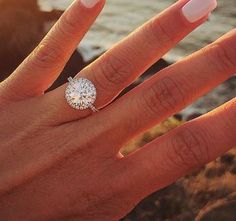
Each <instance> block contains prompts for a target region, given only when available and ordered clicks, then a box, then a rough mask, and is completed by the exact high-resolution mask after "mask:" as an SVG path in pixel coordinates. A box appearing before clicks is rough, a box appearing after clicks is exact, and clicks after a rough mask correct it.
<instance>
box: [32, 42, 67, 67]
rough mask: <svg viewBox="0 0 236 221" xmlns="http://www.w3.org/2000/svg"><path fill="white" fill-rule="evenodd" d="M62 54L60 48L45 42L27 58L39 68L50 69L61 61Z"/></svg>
mask: <svg viewBox="0 0 236 221" xmlns="http://www.w3.org/2000/svg"><path fill="white" fill-rule="evenodd" d="M63 55H64V52H63V51H62V49H61V47H60V46H58V47H57V46H56V44H51V43H47V42H43V43H41V44H40V45H39V46H38V47H37V48H36V49H35V50H34V51H33V53H32V55H31V56H30V57H29V59H30V60H31V62H33V65H34V66H36V67H39V68H48V67H52V66H53V65H52V64H55V63H58V61H61V60H63V59H64V58H63Z"/></svg>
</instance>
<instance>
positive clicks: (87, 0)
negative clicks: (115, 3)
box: [80, 0, 100, 8]
mask: <svg viewBox="0 0 236 221" xmlns="http://www.w3.org/2000/svg"><path fill="white" fill-rule="evenodd" d="M99 1H100V0H80V2H81V4H82V5H84V6H85V7H86V8H92V7H94V6H95V5H96V4H97V3H98V2H99Z"/></svg>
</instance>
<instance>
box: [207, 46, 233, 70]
mask: <svg viewBox="0 0 236 221" xmlns="http://www.w3.org/2000/svg"><path fill="white" fill-rule="evenodd" d="M205 56H206V58H207V60H208V61H209V62H210V64H212V65H213V67H215V68H216V69H217V70H218V71H220V72H222V73H225V72H226V73H227V72H229V71H230V70H231V69H232V68H235V67H236V60H235V59H234V57H233V56H231V55H230V52H229V50H228V49H227V48H226V47H225V46H224V45H223V44H222V43H214V44H212V45H210V46H208V47H207V48H206V49H205Z"/></svg>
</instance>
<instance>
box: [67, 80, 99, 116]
mask: <svg viewBox="0 0 236 221" xmlns="http://www.w3.org/2000/svg"><path fill="white" fill-rule="evenodd" d="M68 81H69V84H68V86H67V88H66V92H65V98H66V100H67V103H68V104H69V105H70V106H71V107H72V108H74V109H77V110H86V109H88V108H90V109H91V110H92V111H93V112H98V110H97V109H96V107H94V106H93V104H94V102H95V101H96V98H97V91H96V87H95V86H94V84H93V83H92V82H91V81H90V80H88V79H86V78H72V77H70V78H68Z"/></svg>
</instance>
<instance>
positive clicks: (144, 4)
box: [39, 0, 236, 62]
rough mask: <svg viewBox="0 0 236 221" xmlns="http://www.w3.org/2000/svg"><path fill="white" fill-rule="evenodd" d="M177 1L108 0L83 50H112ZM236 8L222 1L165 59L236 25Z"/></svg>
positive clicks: (65, 2) (58, 0) (43, 1)
mask: <svg viewBox="0 0 236 221" xmlns="http://www.w3.org/2000/svg"><path fill="white" fill-rule="evenodd" d="M71 2H72V0H39V5H40V6H41V8H42V9H43V10H52V9H53V8H56V9H63V10H64V9H65V8H66V7H68V6H69V4H70V3H71ZM174 2H175V0H145V1H136V0H129V1H127V0H107V3H106V6H105V8H104V10H103V12H102V14H101V15H100V16H99V18H98V19H97V21H96V23H95V25H94V26H93V27H92V29H91V30H90V32H89V33H88V34H87V36H86V38H85V40H84V41H83V42H82V44H81V48H80V50H81V52H82V53H83V55H84V56H85V59H90V58H91V57H93V56H96V55H98V54H100V53H101V52H102V51H104V50H107V49H109V48H110V47H111V46H112V45H114V44H115V43H117V42H118V41H119V40H121V39H123V38H124V37H125V36H127V35H128V34H129V33H130V32H132V31H133V30H135V28H137V27H138V26H140V25H141V24H143V23H144V22H145V21H147V20H148V19H150V18H151V17H153V16H155V15H157V14H158V13H159V12H161V11H163V10H164V9H166V8H167V7H168V6H170V5H171V4H173V3H174ZM235 8H236V1H235V0H218V8H217V9H216V10H215V11H214V12H213V13H212V15H211V16H210V18H209V21H208V22H206V23H205V24H203V25H202V26H201V27H199V28H198V29H197V30H195V31H194V32H193V33H191V34H190V35H189V36H188V37H187V38H185V39H184V40H183V41H182V42H181V43H180V44H178V46H177V47H176V48H175V49H173V50H172V51H170V52H169V53H168V54H167V55H166V56H165V58H166V59H167V60H168V61H170V62H175V61H177V60H179V59H181V58H183V57H184V56H186V55H188V54H190V53H192V52H194V51H196V50H198V49H200V48H202V47H204V46H205V45H207V44H208V43H210V42H212V41H214V40H216V39H217V38H218V37H220V36H221V35H223V34H224V33H226V32H228V31H229V30H231V29H233V28H234V27H236V19H235V17H236V10H235ZM101 39H102V40H101Z"/></svg>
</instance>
